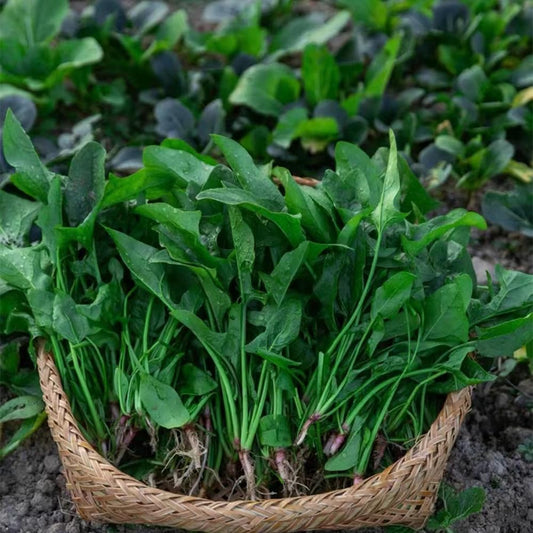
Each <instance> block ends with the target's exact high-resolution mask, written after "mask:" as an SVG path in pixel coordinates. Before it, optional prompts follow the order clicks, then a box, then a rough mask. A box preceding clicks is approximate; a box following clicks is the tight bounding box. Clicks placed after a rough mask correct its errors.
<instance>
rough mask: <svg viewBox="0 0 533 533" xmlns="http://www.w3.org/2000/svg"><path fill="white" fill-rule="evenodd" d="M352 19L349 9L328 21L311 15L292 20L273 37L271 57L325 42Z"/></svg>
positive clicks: (271, 58)
mask: <svg viewBox="0 0 533 533" xmlns="http://www.w3.org/2000/svg"><path fill="white" fill-rule="evenodd" d="M349 20H350V14H349V13H348V12H347V11H339V12H338V13H336V14H335V15H334V16H333V17H331V18H330V19H329V20H328V21H327V22H324V21H323V19H321V18H320V17H316V16H313V15H309V16H306V17H298V18H295V19H293V20H291V21H290V22H289V23H288V24H287V25H286V26H285V27H283V28H282V29H281V30H280V31H279V32H278V33H277V34H276V35H274V37H273V38H272V44H271V46H270V50H271V51H272V52H273V53H272V54H271V55H270V56H269V59H270V60H271V61H272V60H273V59H274V58H277V57H280V56H282V55H285V54H288V53H289V52H298V51H300V50H303V49H304V48H305V47H306V46H307V45H309V44H311V43H313V44H325V43H327V42H328V41H329V40H330V39H331V38H332V37H335V35H337V34H338V33H339V32H340V31H341V30H342V28H343V27H344V26H345V25H346V24H347V22H348V21H349Z"/></svg>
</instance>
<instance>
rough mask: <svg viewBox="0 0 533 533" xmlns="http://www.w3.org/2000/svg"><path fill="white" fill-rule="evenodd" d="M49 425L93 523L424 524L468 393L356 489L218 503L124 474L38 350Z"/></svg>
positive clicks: (231, 527) (211, 528)
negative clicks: (90, 434) (81, 420)
mask: <svg viewBox="0 0 533 533" xmlns="http://www.w3.org/2000/svg"><path fill="white" fill-rule="evenodd" d="M37 361H38V368H39V376H40V381H41V388H42V391H43V397H44V401H45V404H46V411H47V413H48V424H49V426H50V430H51V433H52V437H53V438H54V440H55V442H56V444H57V447H58V449H59V455H60V457H61V460H62V462H63V466H64V469H65V476H66V479H67V487H68V489H69V491H70V494H71V496H72V500H73V501H74V504H75V505H76V508H77V510H78V513H79V514H80V515H81V516H82V517H83V518H85V519H87V520H94V521H101V522H111V523H143V524H151V525H159V526H170V527H177V528H183V529H189V530H193V531H205V532H218V531H220V532H232V533H233V532H235V533H241V532H242V533H244V532H250V531H253V532H278V533H282V532H291V531H303V530H319V529H323V530H331V529H337V530H338V529H355V528H357V527H363V526H382V525H387V524H404V525H406V526H410V527H413V528H419V527H422V526H423V525H424V523H425V521H426V520H427V518H428V517H429V516H430V515H431V513H432V510H433V506H434V502H435V498H436V493H437V489H438V486H439V483H440V481H441V479H442V476H443V473H444V468H445V466H446V461H447V459H448V455H449V453H450V451H451V448H452V446H453V444H454V442H455V439H456V437H457V433H458V431H459V428H460V426H461V423H462V421H463V418H464V416H465V414H466V413H467V412H468V409H469V408H470V390H469V389H463V390H462V391H459V392H456V393H452V394H450V395H449V396H448V398H447V400H446V402H445V405H444V407H443V408H442V411H441V413H440V414H439V416H438V417H437V419H436V420H435V422H434V423H433V424H432V426H431V428H430V429H429V431H428V432H427V433H426V434H425V435H424V436H423V438H421V440H420V441H419V442H418V443H417V444H416V445H415V446H414V447H413V448H412V449H411V450H409V451H408V452H407V454H406V455H405V456H404V457H403V458H401V459H400V460H398V461H397V462H396V463H394V464H393V465H391V466H390V467H388V468H387V469H386V470H384V471H383V472H381V473H379V474H376V475H374V476H372V477H370V478H368V479H366V480H364V481H363V483H361V484H360V485H358V486H357V487H351V488H348V489H344V490H336V491H332V492H327V493H324V494H317V495H313V496H304V497H296V498H284V499H273V500H261V501H232V502H220V501H211V500H207V499H203V498H195V497H189V496H182V495H179V494H174V493H170V492H166V491H162V490H159V489H156V488H151V487H148V486H146V485H144V484H143V483H141V482H139V481H137V480H136V479H134V478H132V477H130V476H128V475H126V474H124V473H122V472H120V471H119V470H118V469H117V468H115V467H114V466H112V465H111V464H110V463H108V462H107V461H106V460H105V459H104V458H102V457H101V456H100V455H99V454H98V453H97V452H96V451H95V450H94V449H93V447H92V446H91V445H90V444H89V443H88V442H87V441H86V440H85V438H84V437H83V435H82V434H81V432H80V430H79V429H78V426H77V424H76V421H75V419H74V417H73V415H72V411H71V409H70V404H69V401H68V399H67V397H66V394H65V392H64V391H63V388H62V386H61V380H60V377H59V374H58V371H57V369H56V367H55V364H54V360H53V356H52V355H51V354H49V353H47V352H45V351H44V350H43V349H40V350H39V354H38V360H37Z"/></svg>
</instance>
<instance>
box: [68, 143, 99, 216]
mask: <svg viewBox="0 0 533 533" xmlns="http://www.w3.org/2000/svg"><path fill="white" fill-rule="evenodd" d="M105 158H106V153H105V150H104V149H103V147H102V146H101V145H99V144H98V143H95V142H89V143H87V144H86V145H85V146H84V147H83V148H82V149H81V150H80V151H79V152H78V153H77V154H76V155H75V156H74V157H73V158H72V162H71V164H70V169H69V174H68V180H67V183H66V186H65V211H66V213H67V217H68V220H69V222H70V224H71V225H72V226H77V225H79V224H80V223H81V222H83V220H85V218H86V217H87V216H88V215H89V213H90V212H91V211H92V210H93V209H94V208H95V206H96V205H97V204H98V203H99V202H100V200H101V199H102V197H103V195H104V187H105Z"/></svg>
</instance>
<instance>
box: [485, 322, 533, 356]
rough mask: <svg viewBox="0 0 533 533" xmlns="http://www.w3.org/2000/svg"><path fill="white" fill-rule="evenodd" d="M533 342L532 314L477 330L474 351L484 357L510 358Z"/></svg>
mask: <svg viewBox="0 0 533 533" xmlns="http://www.w3.org/2000/svg"><path fill="white" fill-rule="evenodd" d="M531 341H533V313H530V314H529V315H527V316H525V317H521V318H516V319H514V320H509V321H507V322H503V323H501V324H497V325H496V326H492V327H488V328H479V329H478V339H477V341H476V350H477V351H478V352H479V353H480V354H481V355H484V356H485V357H511V356H512V355H513V353H514V352H515V351H516V350H518V349H519V348H521V347H522V346H525V345H526V344H527V343H528V342H531Z"/></svg>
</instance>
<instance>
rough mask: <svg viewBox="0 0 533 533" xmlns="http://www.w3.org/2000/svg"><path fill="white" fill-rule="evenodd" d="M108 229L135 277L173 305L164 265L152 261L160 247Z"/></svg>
mask: <svg viewBox="0 0 533 533" xmlns="http://www.w3.org/2000/svg"><path fill="white" fill-rule="evenodd" d="M106 230H107V232H108V233H109V235H110V236H111V238H112V239H113V241H115V245H116V247H117V249H118V251H119V253H120V257H121V258H122V260H123V261H124V263H125V265H126V266H127V267H128V268H129V269H130V271H131V273H132V274H133V276H134V277H135V279H137V280H138V281H139V282H140V283H141V284H142V285H143V286H145V287H146V288H147V289H148V290H150V291H151V292H153V293H154V294H155V295H156V296H157V297H158V298H160V299H161V300H162V301H163V302H164V303H166V304H167V305H171V299H170V295H169V290H168V285H167V281H166V279H165V269H164V265H162V264H160V263H154V262H152V261H151V259H152V258H153V257H154V256H155V254H156V253H157V252H158V249H157V248H154V247H153V246H149V245H148V244H145V243H144V242H141V241H138V240H137V239H134V238H133V237H130V236H129V235H126V234H125V233H121V232H120V231H116V230H114V229H111V228H106Z"/></svg>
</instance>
